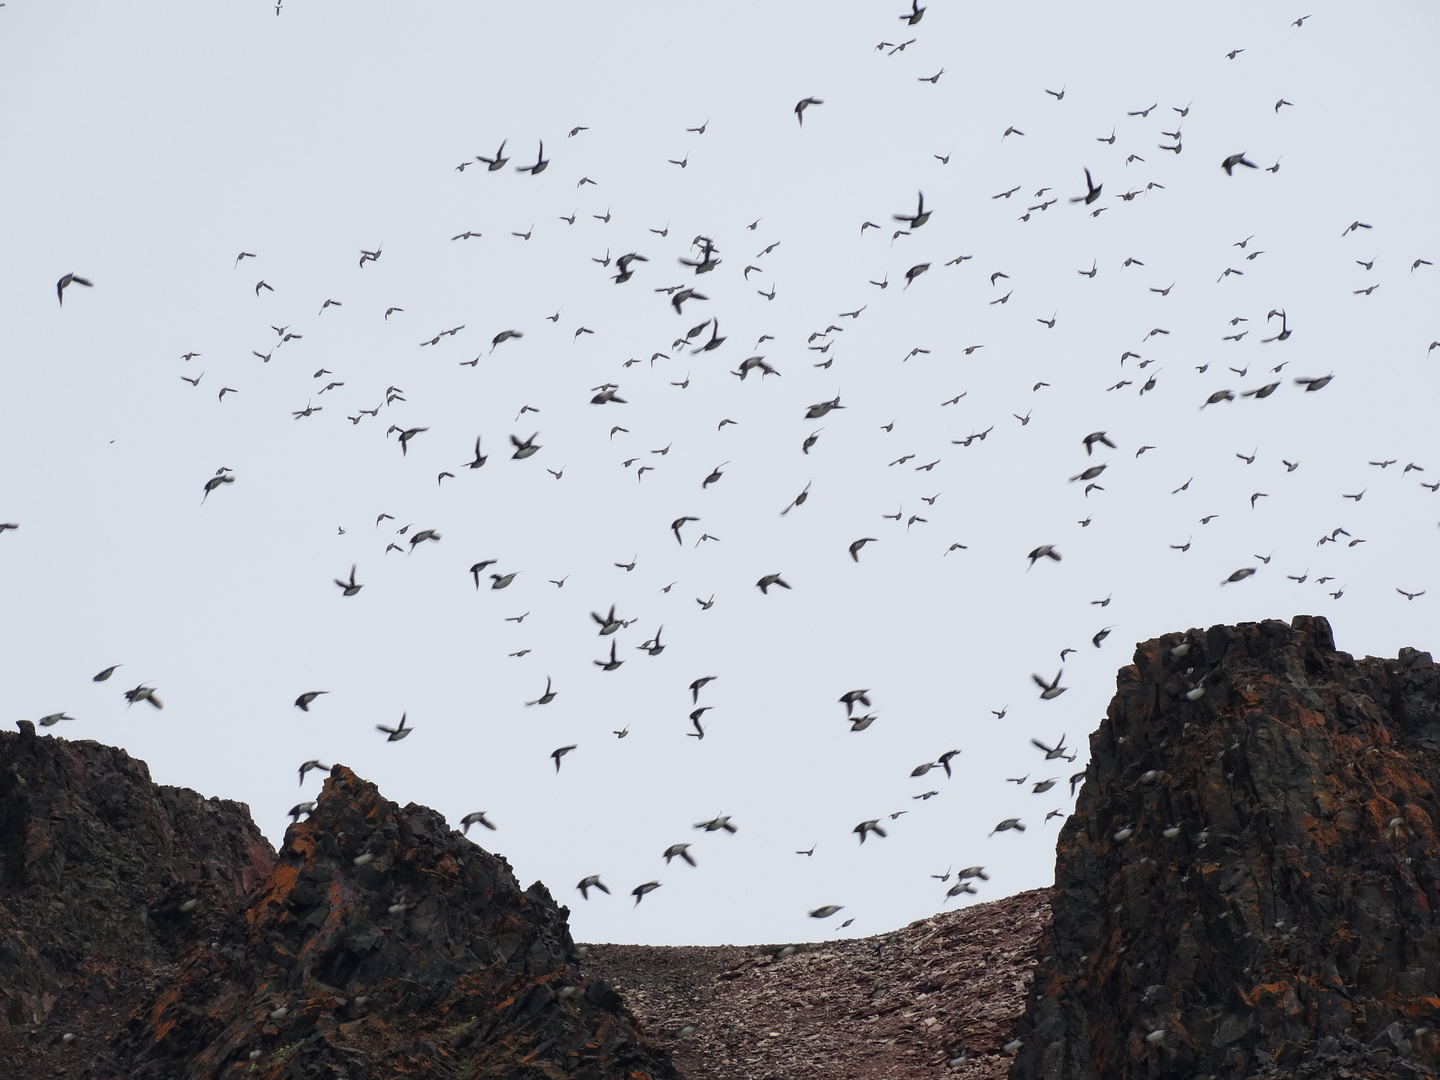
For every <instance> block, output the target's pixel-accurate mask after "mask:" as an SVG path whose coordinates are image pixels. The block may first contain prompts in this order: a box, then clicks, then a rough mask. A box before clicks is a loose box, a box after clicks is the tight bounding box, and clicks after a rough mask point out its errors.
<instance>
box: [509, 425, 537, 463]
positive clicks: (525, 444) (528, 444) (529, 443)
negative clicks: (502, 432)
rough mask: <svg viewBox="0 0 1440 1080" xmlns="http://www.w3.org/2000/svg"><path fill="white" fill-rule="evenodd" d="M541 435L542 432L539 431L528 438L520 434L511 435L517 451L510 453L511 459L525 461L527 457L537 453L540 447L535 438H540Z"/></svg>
mask: <svg viewBox="0 0 1440 1080" xmlns="http://www.w3.org/2000/svg"><path fill="white" fill-rule="evenodd" d="M539 436H540V433H539V432H538V431H537V432H535V434H534V435H531V436H530V437H529V438H528V439H523V440H522V439H521V438H520V437H519V436H518V435H511V436H510V443H511V445H512V446H514V447H515V453H513V454H511V455H510V457H511V459H512V460H514V461H523V460H524V459H525V458H528V457H531V456H533V455H534V454H535V453H537V452H538V451H539V450H540V447H539V446H537V445H536V444H535V440H536V439H537V438H539Z"/></svg>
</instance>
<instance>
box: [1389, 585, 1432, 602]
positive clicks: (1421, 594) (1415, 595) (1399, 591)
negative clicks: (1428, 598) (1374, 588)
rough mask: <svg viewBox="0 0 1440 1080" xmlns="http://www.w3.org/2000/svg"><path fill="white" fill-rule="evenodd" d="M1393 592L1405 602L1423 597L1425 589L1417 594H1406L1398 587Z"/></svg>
mask: <svg viewBox="0 0 1440 1080" xmlns="http://www.w3.org/2000/svg"><path fill="white" fill-rule="evenodd" d="M1395 591H1396V592H1397V593H1399V594H1400V595H1401V596H1403V597H1405V599H1406V600H1414V599H1415V598H1416V597H1417V596H1424V595H1425V592H1426V590H1425V589H1421V590H1420V591H1419V592H1406V591H1405V590H1404V589H1401V588H1399V587H1397V588H1396V589H1395Z"/></svg>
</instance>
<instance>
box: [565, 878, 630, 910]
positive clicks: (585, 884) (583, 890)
mask: <svg viewBox="0 0 1440 1080" xmlns="http://www.w3.org/2000/svg"><path fill="white" fill-rule="evenodd" d="M575 888H577V889H579V890H580V896H581V898H582V899H584V900H589V899H590V892H589V890H591V889H599V890H600V891H601V892H603V893H604V894H605V895H606V896H609V895H610V890H609V889H607V888H606V887H605V883H604V882H603V881H601V880H600V875H599V874H591V875H590V876H589V877H584V878H581V879H580V884H578V885H576V886H575ZM635 902H636V903H637V904H638V903H639V902H640V898H639V897H638V896H637V897H636V898H635Z"/></svg>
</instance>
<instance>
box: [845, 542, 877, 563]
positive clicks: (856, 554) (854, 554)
mask: <svg viewBox="0 0 1440 1080" xmlns="http://www.w3.org/2000/svg"><path fill="white" fill-rule="evenodd" d="M873 543H876V540H875V537H873V536H862V537H861V538H860V539H859V540H856V541H855V542H854V543H852V544H851V545H850V558H851V559H853V560H854V561H855V562H857V563H858V562H859V561H860V549H861V548H863V547H864V546H865V545H866V544H873Z"/></svg>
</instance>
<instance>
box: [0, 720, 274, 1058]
mask: <svg viewBox="0 0 1440 1080" xmlns="http://www.w3.org/2000/svg"><path fill="white" fill-rule="evenodd" d="M34 730H35V729H34V726H33V725H28V726H27V727H26V728H22V733H21V734H19V735H16V734H11V733H8V732H0V1040H3V1039H4V1037H5V1036H4V1033H5V1032H6V1031H8V1030H10V1029H14V1028H23V1027H26V1026H28V1025H32V1024H37V1023H39V1022H41V1021H42V1020H44V1019H45V1018H46V1017H47V1016H48V1015H49V1014H50V1013H51V1011H52V1009H53V1007H54V1006H55V1004H56V1002H57V1000H60V999H61V998H62V997H63V995H64V994H65V993H66V991H67V990H70V989H72V988H74V987H75V986H76V985H77V984H79V985H80V986H81V987H82V989H83V993H82V997H81V1002H82V1003H83V1004H84V1006H85V1007H87V1008H90V1009H92V1010H95V1009H100V1008H103V1006H104V1004H105V1002H106V1001H108V1000H109V999H111V998H114V997H116V996H117V995H118V996H119V997H121V998H123V997H124V996H125V995H126V994H127V993H129V992H131V991H134V990H137V989H139V990H141V991H142V992H143V987H144V983H145V973H146V972H151V971H154V970H157V969H160V968H163V967H164V966H166V965H169V964H173V963H175V962H176V961H178V960H179V959H180V957H181V955H182V954H183V952H184V949H185V940H184V939H185V937H186V935H185V934H184V933H182V932H181V931H180V927H181V926H183V925H184V924H185V923H187V922H189V921H191V920H188V919H182V918H180V917H179V916H180V912H179V907H180V905H181V904H183V903H185V902H186V901H187V900H194V899H199V900H200V901H201V902H202V903H203V904H205V905H206V906H214V905H217V904H218V905H220V906H222V907H224V906H225V905H233V904H235V903H236V902H237V901H238V899H239V898H240V897H242V896H243V895H244V894H245V893H246V892H247V891H248V890H250V889H251V888H253V887H254V886H255V885H256V884H257V883H258V882H260V881H261V880H263V879H264V878H265V876H266V875H267V874H269V873H270V870H271V868H272V867H273V866H274V862H275V850H274V848H272V847H271V846H270V843H269V841H268V840H266V839H265V837H264V836H263V835H262V834H261V832H260V830H259V829H257V828H256V827H255V824H254V822H252V821H251V820H250V811H249V809H248V808H247V807H246V806H245V805H244V804H243V803H235V802H229V801H226V800H221V799H205V798H203V797H202V796H201V795H199V794H197V793H196V792H194V791H190V790H189V789H187V788H175V787H162V786H158V785H156V784H153V783H152V782H151V780H150V771H149V769H147V768H146V767H145V763H144V762H143V761H136V760H134V759H133V758H131V757H130V756H129V755H127V754H126V753H125V752H124V751H123V750H116V749H115V748H113V747H109V746H102V745H101V744H100V743H95V742H68V741H66V740H63V739H52V738H37V737H36V736H35V734H34ZM197 906H198V905H197ZM7 1075H19V1074H17V1073H8V1074H7Z"/></svg>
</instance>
